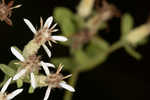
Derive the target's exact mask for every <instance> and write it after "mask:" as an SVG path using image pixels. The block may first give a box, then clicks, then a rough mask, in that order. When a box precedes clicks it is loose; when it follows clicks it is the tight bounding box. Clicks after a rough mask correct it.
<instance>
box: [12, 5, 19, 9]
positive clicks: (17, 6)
mask: <svg viewBox="0 0 150 100" xmlns="http://www.w3.org/2000/svg"><path fill="white" fill-rule="evenodd" d="M21 6H22V5H16V6H14V7H11V8H10V9H16V8H19V7H21Z"/></svg>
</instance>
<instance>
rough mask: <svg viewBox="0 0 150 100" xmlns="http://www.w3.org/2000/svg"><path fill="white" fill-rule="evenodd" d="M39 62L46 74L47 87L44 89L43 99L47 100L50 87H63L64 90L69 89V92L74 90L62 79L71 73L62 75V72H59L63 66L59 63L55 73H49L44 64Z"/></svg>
mask: <svg viewBox="0 0 150 100" xmlns="http://www.w3.org/2000/svg"><path fill="white" fill-rule="evenodd" d="M41 64H42V65H43V68H44V71H45V73H46V75H47V80H46V83H47V84H48V88H47V90H46V93H45V96H44V99H43V100H48V98H49V95H50V91H51V89H52V88H64V89H66V90H69V91H70V92H75V89H74V88H73V87H72V86H70V85H69V84H67V83H66V82H65V81H63V80H64V79H66V78H68V77H70V76H71V75H67V76H63V75H62V74H60V71H61V70H62V68H63V66H62V65H61V64H60V65H59V67H58V69H57V71H56V73H50V71H49V69H48V68H47V66H46V64H45V63H43V62H41Z"/></svg>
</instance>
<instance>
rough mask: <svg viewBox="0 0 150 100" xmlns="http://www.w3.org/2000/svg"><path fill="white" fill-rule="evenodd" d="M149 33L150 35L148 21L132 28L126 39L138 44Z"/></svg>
mask: <svg viewBox="0 0 150 100" xmlns="http://www.w3.org/2000/svg"><path fill="white" fill-rule="evenodd" d="M149 35H150V24H149V23H148V24H143V25H141V26H139V27H137V28H135V29H133V30H131V31H130V32H129V33H128V35H127V37H126V40H127V41H128V42H129V43H131V44H133V45H136V44H137V43H138V42H140V41H142V40H143V39H144V38H146V37H148V36H149Z"/></svg>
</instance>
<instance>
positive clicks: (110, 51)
mask: <svg viewBox="0 0 150 100" xmlns="http://www.w3.org/2000/svg"><path fill="white" fill-rule="evenodd" d="M123 46H124V42H122V41H118V42H116V43H114V44H113V45H112V46H111V47H110V48H109V51H108V54H110V53H112V52H114V51H115V50H117V49H120V48H121V47H123Z"/></svg>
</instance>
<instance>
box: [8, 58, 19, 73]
mask: <svg viewBox="0 0 150 100" xmlns="http://www.w3.org/2000/svg"><path fill="white" fill-rule="evenodd" d="M19 62H20V61H18V60H12V61H10V62H9V64H8V66H10V67H11V68H12V69H14V70H15V71H17V70H18V68H20V67H21V65H20V64H19Z"/></svg>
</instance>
